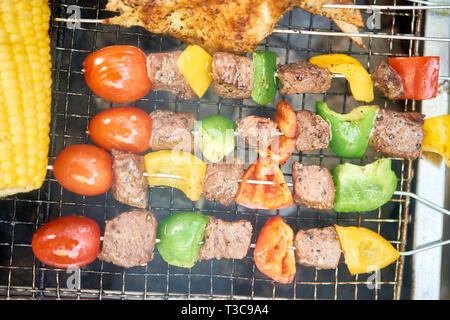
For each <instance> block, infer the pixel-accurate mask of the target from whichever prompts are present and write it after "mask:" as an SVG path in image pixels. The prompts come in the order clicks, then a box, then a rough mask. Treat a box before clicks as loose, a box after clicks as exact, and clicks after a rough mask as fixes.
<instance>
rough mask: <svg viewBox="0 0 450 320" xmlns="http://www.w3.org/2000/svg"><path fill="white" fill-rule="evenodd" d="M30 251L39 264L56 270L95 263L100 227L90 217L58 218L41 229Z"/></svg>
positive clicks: (34, 237)
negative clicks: (41, 263)
mask: <svg viewBox="0 0 450 320" xmlns="http://www.w3.org/2000/svg"><path fill="white" fill-rule="evenodd" d="M31 248H32V249H33V252H34V255H35V256H36V258H38V259H39V260H40V261H41V262H43V263H45V264H47V265H50V266H53V267H57V268H76V267H81V266H85V265H87V264H89V263H91V262H92V261H94V260H95V259H96V258H97V256H98V254H99V252H100V227H99V226H98V224H97V223H96V222H95V221H94V220H91V219H89V218H86V217H80V216H68V217H61V218H57V219H55V220H52V221H50V222H48V223H46V224H44V225H43V226H42V227H40V228H39V229H38V230H37V231H36V233H35V234H34V235H33V239H32V241H31Z"/></svg>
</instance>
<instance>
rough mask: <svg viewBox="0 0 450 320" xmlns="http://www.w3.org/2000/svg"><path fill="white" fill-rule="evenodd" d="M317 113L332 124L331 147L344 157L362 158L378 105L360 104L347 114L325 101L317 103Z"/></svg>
mask: <svg viewBox="0 0 450 320" xmlns="http://www.w3.org/2000/svg"><path fill="white" fill-rule="evenodd" d="M316 109H317V113H318V114H319V115H320V116H321V117H322V118H323V119H324V120H325V121H326V122H328V124H329V125H330V128H331V141H330V149H331V150H332V151H333V152H334V153H335V154H336V155H338V156H340V157H344V158H362V157H363V155H364V153H365V151H366V148H367V145H368V143H369V137H370V132H371V131H372V127H373V123H374V121H375V116H376V115H377V112H378V109H379V107H378V106H359V107H356V108H354V109H353V110H352V111H350V112H349V113H347V114H340V113H337V112H335V111H333V110H331V109H330V108H329V107H328V105H327V104H326V103H325V102H322V101H319V102H317V103H316Z"/></svg>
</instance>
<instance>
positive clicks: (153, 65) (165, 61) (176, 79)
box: [147, 50, 196, 100]
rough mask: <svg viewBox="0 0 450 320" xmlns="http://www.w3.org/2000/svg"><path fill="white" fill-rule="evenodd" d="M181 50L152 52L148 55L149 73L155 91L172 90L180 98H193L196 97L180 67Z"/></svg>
mask: <svg viewBox="0 0 450 320" xmlns="http://www.w3.org/2000/svg"><path fill="white" fill-rule="evenodd" d="M181 53H182V51H181V50H178V51H172V52H164V53H152V54H149V55H148V57H147V74H148V77H149V78H150V81H151V82H152V89H153V90H155V91H158V90H162V91H170V92H173V93H174V94H176V95H177V97H178V98H179V99H185V100H191V99H194V98H195V97H196V95H195V93H194V91H193V90H192V89H191V87H190V86H189V83H188V82H187V81H186V79H185V78H184V76H183V74H182V73H181V71H180V70H179V69H178V66H177V60H178V57H179V56H180V54H181Z"/></svg>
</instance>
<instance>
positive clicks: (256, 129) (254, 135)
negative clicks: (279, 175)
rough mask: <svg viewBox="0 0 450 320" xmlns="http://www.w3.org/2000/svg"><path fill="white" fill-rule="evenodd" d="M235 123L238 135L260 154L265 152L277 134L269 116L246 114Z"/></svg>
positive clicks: (274, 124)
mask: <svg viewBox="0 0 450 320" xmlns="http://www.w3.org/2000/svg"><path fill="white" fill-rule="evenodd" d="M236 125H237V133H238V135H239V137H241V139H243V140H244V142H245V144H246V145H248V146H250V147H253V148H256V149H257V151H258V153H260V154H261V155H265V154H266V153H267V148H268V147H269V146H270V144H271V143H272V140H273V138H274V137H275V136H276V135H277V124H276V123H275V122H274V121H272V120H271V119H269V118H262V117H258V116H247V117H244V118H242V119H241V120H239V121H236Z"/></svg>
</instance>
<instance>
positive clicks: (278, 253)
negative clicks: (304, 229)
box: [253, 215, 296, 283]
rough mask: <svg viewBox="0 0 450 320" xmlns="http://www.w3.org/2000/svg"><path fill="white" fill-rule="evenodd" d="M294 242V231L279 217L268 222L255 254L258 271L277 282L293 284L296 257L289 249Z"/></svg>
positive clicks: (260, 235)
mask: <svg viewBox="0 0 450 320" xmlns="http://www.w3.org/2000/svg"><path fill="white" fill-rule="evenodd" d="M293 240H294V231H292V228H291V227H290V226H289V225H288V224H287V223H286V222H284V221H283V219H282V218H281V217H280V216H279V215H276V216H273V217H272V218H270V219H269V220H267V222H266V224H265V225H264V227H263V228H262V229H261V232H260V233H259V235H258V240H257V241H256V246H255V251H254V252H253V258H254V260H255V265H256V267H257V268H258V270H259V271H261V272H262V273H264V274H265V275H266V276H268V277H269V278H271V279H273V280H275V281H277V282H280V283H290V282H292V281H293V280H294V277H295V271H296V269H295V256H294V251H293V250H291V249H289V247H292V245H293Z"/></svg>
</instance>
